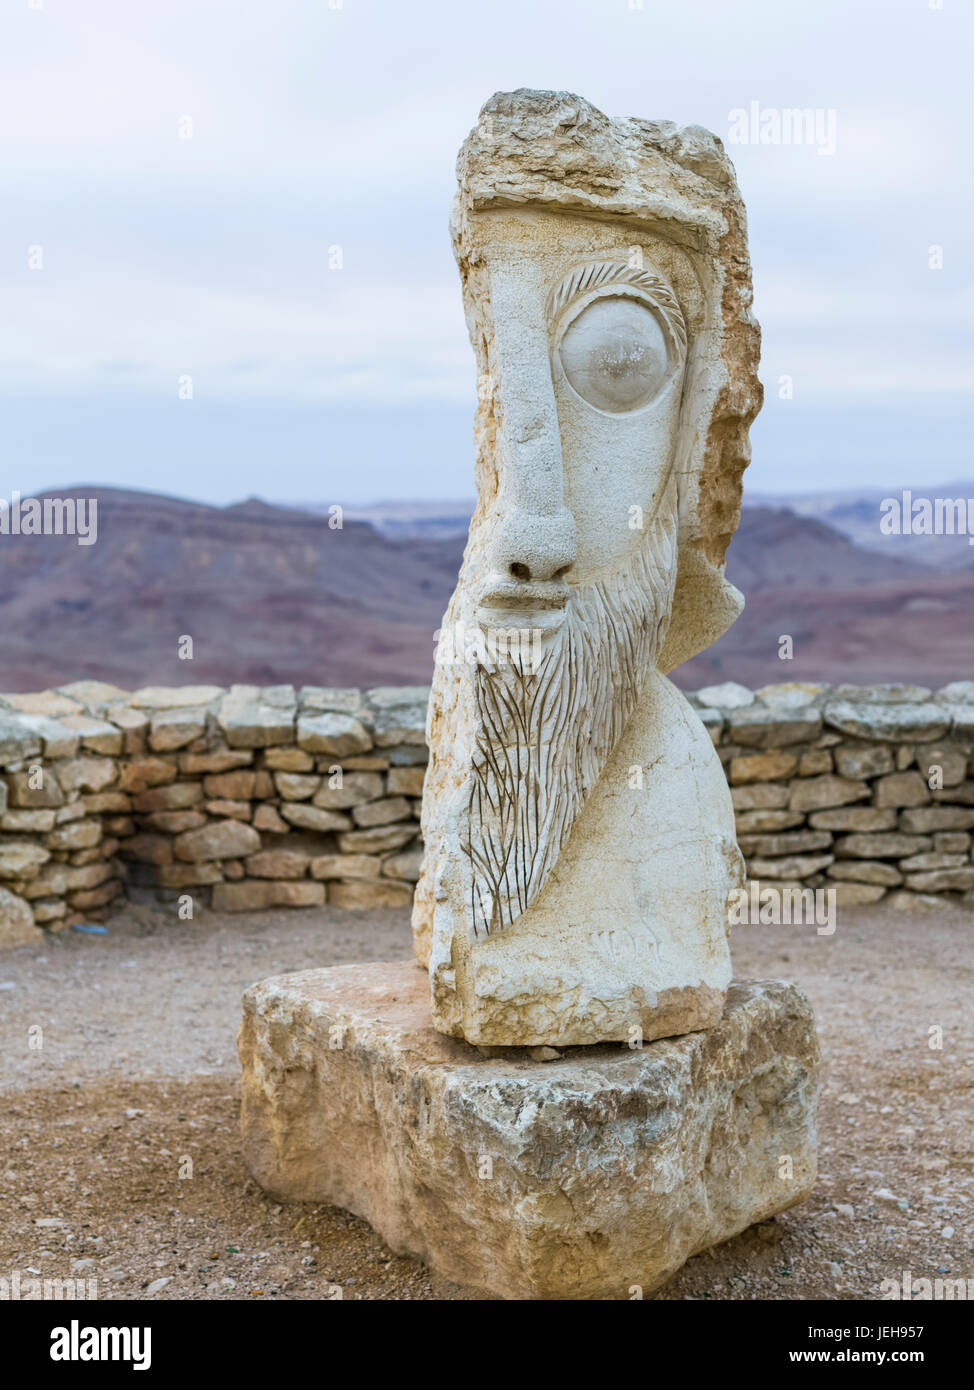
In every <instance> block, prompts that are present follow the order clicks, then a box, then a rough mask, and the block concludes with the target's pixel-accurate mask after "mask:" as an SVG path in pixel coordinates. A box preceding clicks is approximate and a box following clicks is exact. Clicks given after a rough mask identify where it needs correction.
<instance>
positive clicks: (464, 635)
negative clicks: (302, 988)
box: [413, 91, 761, 1045]
mask: <svg viewBox="0 0 974 1390" xmlns="http://www.w3.org/2000/svg"><path fill="white" fill-rule="evenodd" d="M458 175H459V183H460V187H459V194H458V198H457V201H456V204H455V208H454V216H453V228H452V229H453V238H454V248H455V252H456V256H457V261H458V264H459V267H460V272H461V277H462V281H463V292H464V301H465V306H466V313H467V320H468V325H469V329H470V336H471V340H472V343H473V346H474V350H475V353H476V357H477V365H478V372H479V391H478V395H479V405H478V409H477V417H476V441H477V462H476V477H477V490H478V505H477V510H476V513H475V515H474V518H473V521H472V523H471V528H470V538H469V542H468V545H467V550H466V553H465V557H464V563H463V568H462V570H461V574H460V578H459V581H458V584H457V589H456V592H455V593H454V596H453V599H452V600H451V603H450V606H449V608H448V610H447V614H446V617H445V618H444V623H443V631H442V637H441V653H442V659H441V660H439V661H438V663H437V669H436V673H435V676H434V684H433V695H432V699H431V704H430V715H429V739H430V750H431V754H430V757H431V761H430V771H429V773H428V776H427V781H426V787H425V792H424V803H423V826H424V835H425V841H426V858H425V863H424V869H423V875H422V878H421V881H420V884H419V888H418V891H417V897H416V906H415V909H414V918H413V921H414V932H415V938H416V950H417V955H418V956H419V958H420V959H421V960H422V961H423V962H424V963H428V965H429V970H430V982H431V987H432V1013H433V1022H434V1026H435V1027H437V1028H438V1029H440V1030H441V1031H443V1032H446V1033H449V1034H452V1035H454V1036H457V1037H463V1038H466V1039H467V1040H468V1041H469V1042H473V1043H477V1044H481V1045H537V1044H551V1045H558V1044H562V1045H568V1044H574V1043H593V1042H599V1041H604V1040H610V1039H616V1040H634V1039H638V1038H641V1039H643V1040H649V1039H651V1038H655V1037H661V1036H669V1035H673V1034H677V1033H683V1032H687V1031H692V1030H696V1029H701V1028H707V1027H710V1026H712V1025H713V1024H714V1023H716V1021H717V1020H718V1019H719V1017H720V1015H721V1011H722V1009H723V1005H724V998H725V992H726V988H727V985H728V983H729V980H730V957H729V951H728V946H727V927H726V922H727V916H726V903H727V897H728V893H729V892H730V890H731V889H732V888H735V887H737V886H739V884H740V882H741V872H742V867H741V862H740V856H739V853H738V850H737V847H736V841H735V835H734V819H733V813H732V809H731V804H730V798H729V793H728V790H727V786H726V783H725V779H724V777H723V774H722V771H721V768H720V765H719V762H718V759H717V756H716V754H715V752H714V749H713V747H712V745H711V742H710V739H709V738H708V736H707V734H706V732H705V730H704V728H703V726H702V725H701V723H700V721H699V719H698V718H697V716H696V715H695V714H694V712H693V711H692V709H691V708H690V706H689V705H688V704H687V702H686V701H685V699H684V698H683V696H682V695H681V694H680V693H679V692H678V691H677V689H676V688H675V687H674V686H673V685H672V684H671V683H670V682H669V681H668V680H666V678H665V674H664V673H665V672H666V671H668V670H670V669H672V667H673V666H675V665H677V664H679V663H680V662H682V661H684V660H686V659H687V658H688V657H690V656H692V655H693V654H694V653H696V652H698V651H700V650H702V649H703V648H705V647H706V646H708V645H709V644H710V643H711V642H713V641H714V640H715V639H716V638H717V637H718V636H719V635H720V634H721V633H722V632H724V631H725V630H726V628H727V627H728V626H729V625H730V623H731V622H732V621H733V620H734V618H735V617H736V616H737V614H738V612H739V611H740V608H741V606H742V603H743V600H742V599H741V596H740V594H739V593H738V592H737V591H736V590H735V589H734V588H733V587H732V586H731V585H730V584H729V583H728V582H727V581H726V580H725V579H724V576H723V558H724V553H725V551H726V548H727V545H728V543H729V541H730V538H731V536H732V535H733V532H734V529H735V527H736V525H737V520H738V516H739V509H740V482H741V474H742V472H743V469H744V468H745V467H746V465H747V461H748V444H747V430H748V426H749V425H750V423H751V421H752V420H753V418H754V416H755V414H756V413H757V410H758V408H759V405H760V395H761V392H760V385H759V383H758V381H757V377H756V364H757V357H758V349H759V333H758V329H757V326H756V324H755V322H754V320H753V318H752V316H751V312H750V305H751V286H750V266H749V262H748V259H747V248H746V230H745V219H744V210H743V206H742V203H741V200H740V196H739V194H738V191H737V186H736V183H735V180H734V173H733V169H732V167H731V165H730V162H729V161H728V160H727V159H726V157H725V155H724V153H723V150H722V147H721V146H720V143H719V141H717V140H716V138H715V137H713V136H712V135H709V134H708V133H707V132H705V131H703V130H701V129H700V128H698V127H688V128H683V129H680V128H677V127H675V126H673V125H672V124H670V123H666V122H649V121H637V120H621V121H610V120H608V119H607V118H606V117H605V116H603V115H602V113H601V112H599V111H597V110H595V109H594V108H593V107H592V106H590V105H589V104H588V103H587V102H585V101H583V100H582V99H581V98H579V97H575V96H570V95H567V94H565V93H551V92H530V91H521V92H515V93H511V94H498V95H497V96H495V97H494V98H492V99H491V101H489V102H488V103H487V105H486V106H485V107H484V109H483V111H482V112H481V116H480V120H479V123H478V125H477V127H476V129H475V130H474V131H473V132H472V133H471V135H470V136H469V138H468V139H467V141H466V143H465V144H464V146H463V149H462V151H461V153H460V157H459V161H458Z"/></svg>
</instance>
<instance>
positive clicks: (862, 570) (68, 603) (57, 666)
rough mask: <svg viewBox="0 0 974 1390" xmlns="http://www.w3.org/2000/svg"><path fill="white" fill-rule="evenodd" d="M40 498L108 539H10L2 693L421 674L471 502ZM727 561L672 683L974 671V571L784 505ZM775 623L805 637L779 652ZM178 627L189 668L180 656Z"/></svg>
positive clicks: (757, 510)
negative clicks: (947, 566)
mask: <svg viewBox="0 0 974 1390" xmlns="http://www.w3.org/2000/svg"><path fill="white" fill-rule="evenodd" d="M42 496H57V497H67V496H75V497H94V498H95V499H96V500H97V502H98V540H97V543H96V544H94V545H91V546H79V545H77V544H76V542H75V538H73V537H70V536H12V535H0V689H2V690H7V691H17V690H40V689H43V688H46V687H49V686H55V685H58V684H63V683H66V682H68V681H72V680H77V679H82V678H97V679H103V680H108V681H113V682H115V683H116V684H118V685H121V686H123V687H126V688H130V689H133V688H136V687H137V686H140V685H145V684H150V683H152V684H167V685H175V684H186V683H188V682H193V681H199V682H214V683H217V684H221V685H229V684H231V683H234V682H244V683H253V684H274V683H288V682H290V683H294V684H296V685H297V684H314V685H362V686H369V685H380V684H397V683H405V684H414V683H423V682H426V681H428V680H429V678H430V675H431V672H432V665H433V652H434V633H435V632H436V630H437V629H438V627H439V625H440V621H441V619H442V615H443V612H444V609H445V607H446V603H447V600H448V599H449V596H450V593H451V592H452V589H453V586H454V583H455V581H456V575H457V571H458V569H459V566H460V561H461V558H462V554H463V548H464V544H465V538H466V529H467V520H468V519H467V517H466V516H465V515H464V512H465V510H466V507H465V504H463V503H462V502H459V503H458V502H448V503H443V504H438V510H436V512H435V515H434V518H433V522H434V526H433V534H432V536H430V535H428V534H414V533H411V532H415V529H416V528H417V527H418V528H419V529H420V530H421V531H422V528H423V515H424V510H425V509H426V508H427V507H428V505H429V504H426V503H411V504H399V503H384V504H381V506H380V507H379V508H378V510H379V511H380V512H381V517H376V525H373V524H371V521H370V520H369V519H367V518H368V516H369V514H370V509H368V508H348V509H346V510H345V511H344V513H343V517H342V526H341V528H340V529H336V528H335V527H334V526H333V525H330V524H329V519H330V517H329V511H328V508H327V507H324V506H322V507H318V506H309V507H301V506H277V505H275V504H273V503H270V502H266V501H263V500H261V499H259V498H250V499H248V500H246V501H244V502H240V503H237V504H235V505H233V506H228V507H214V506H209V505H207V504H205V503H200V502H190V501H186V500H183V499H181V498H177V497H166V496H162V495H159V494H154V493H147V492H138V491H134V490H125V489H114V488H97V487H91V486H90V485H86V484H80V485H77V486H75V487H71V488H59V489H57V490H52V491H51V492H50V493H47V494H42ZM470 505H471V507H472V503H471V504H470ZM380 521H381V522H382V524H383V525H384V526H385V527H386V528H387V534H382V533H381V532H380V530H379V529H377V526H378V524H379V522H380ZM437 528H448V529H447V533H446V534H444V533H443V530H442V529H439V530H438V529H437ZM389 530H391V534H388V531H389ZM727 572H728V575H729V577H730V578H731V579H732V580H733V581H734V582H735V583H736V584H737V585H738V586H739V587H740V588H741V589H743V590H744V592H745V594H746V596H747V607H746V609H745V612H744V614H743V616H742V617H741V618H740V619H739V620H738V622H737V623H735V625H734V626H733V627H732V628H731V630H730V632H728V633H727V634H726V635H725V636H724V637H723V638H721V640H720V642H718V643H717V644H716V645H715V646H714V647H713V648H711V649H710V650H709V651H708V652H705V653H702V654H701V655H700V656H698V657H695V658H694V660H693V661H692V662H690V663H688V665H687V666H685V667H683V668H681V670H680V671H679V672H677V673H675V676H674V678H675V679H676V681H677V683H678V684H681V685H684V686H694V685H703V684H709V683H712V682H713V681H714V680H715V679H736V680H740V681H742V682H743V683H744V684H748V685H761V684H764V683H766V682H768V681H772V680H784V679H805V678H816V677H817V678H821V679H826V680H846V681H850V682H855V681H857V680H860V679H861V680H865V681H875V680H883V679H887V680H915V681H918V682H919V683H921V684H927V685H931V684H945V683H946V682H947V681H949V680H953V679H962V678H968V677H969V676H970V674H971V665H972V658H974V570H968V571H964V570H963V569H959V570H956V571H954V572H953V573H951V574H944V573H943V572H940V571H939V570H938V569H935V568H931V567H930V566H929V565H927V564H925V563H924V562H922V561H921V560H919V559H918V558H917V557H916V556H914V555H910V554H908V553H907V551H906V549H905V548H904V547H899V548H891V549H890V550H889V551H888V552H885V553H876V552H875V551H873V550H869V549H865V548H863V547H861V546H858V545H856V544H854V543H853V542H852V541H851V540H850V539H849V538H848V536H845V535H843V534H841V532H840V531H839V530H838V529H836V527H834V526H833V525H831V524H828V523H826V522H823V521H821V520H818V519H816V518H813V517H807V516H801V515H796V514H795V513H794V512H792V511H789V510H788V509H786V508H784V507H782V506H780V505H776V506H773V507H758V506H748V507H746V508H745V510H744V513H743V516H742V520H741V525H740V529H739V531H738V533H737V535H736V537H735V538H734V541H733V543H732V545H731V549H730V552H729V556H728V566H727ZM782 634H789V635H791V636H792V637H793V638H794V643H795V660H794V661H792V662H789V663H787V664H786V663H783V662H781V661H779V660H778V650H779V641H778V639H779V637H780V636H781V635H782ZM186 635H189V636H192V638H193V645H194V656H193V660H192V661H181V660H179V657H178V643H179V639H180V638H181V637H183V636H186Z"/></svg>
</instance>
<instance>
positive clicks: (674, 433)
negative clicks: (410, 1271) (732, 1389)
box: [239, 92, 817, 1298]
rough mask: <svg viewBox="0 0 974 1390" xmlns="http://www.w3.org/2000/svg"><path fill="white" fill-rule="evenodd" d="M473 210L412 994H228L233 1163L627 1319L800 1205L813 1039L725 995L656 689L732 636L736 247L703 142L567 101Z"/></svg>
mask: <svg viewBox="0 0 974 1390" xmlns="http://www.w3.org/2000/svg"><path fill="white" fill-rule="evenodd" d="M459 173H460V196H459V199H458V202H457V205H456V209H455V215H454V239H455V245H456V250H457V256H458V259H459V263H460V269H461V274H462V277H463V283H464V294H465V299H466V305H467V315H468V321H469V325H470V332H471V337H472V339H473V343H474V347H475V350H476V353H477V359H478V364H479V369H480V404H479V409H478V413H477V437H478V453H477V486H478V494H479V501H478V506H477V511H476V514H475V516H474V520H473V523H472V525H471V531H470V543H469V545H468V547H467V552H466V557H465V560H464V566H463V570H462V573H461V577H460V581H459V584H458V586H457V590H456V593H455V595H454V597H453V600H452V602H451V605H450V608H449V611H448V613H447V615H446V619H445V621H444V625H443V630H442V634H441V654H440V659H439V661H438V668H437V672H436V676H435V681H434V687H433V693H432V697H431V702H430V711H429V720H428V736H429V742H430V745H431V762H430V768H429V771H428V774H427V777H426V782H425V786H424V791H423V808H424V809H423V825H424V835H425V840H426V857H425V863H424V868H423V873H422V878H421V881H420V883H419V886H418V889H417V894H416V900H415V908H414V917H413V925H414V935H415V943H416V954H417V956H418V957H419V960H420V962H421V963H422V964H423V965H424V966H427V965H428V979H427V975H426V974H425V973H423V972H422V971H421V970H420V969H418V968H417V966H416V964H415V963H402V962H399V963H395V964H370V965H346V966H339V967H335V968H333V969H329V970H310V971H304V972H301V973H299V974H295V975H287V976H282V977H279V978H277V979H270V980H264V981H262V982H261V983H259V984H257V985H254V986H253V987H252V988H251V989H250V990H248V991H247V994H246V995H245V997H244V1018H243V1024H242V1027H241V1030H240V1039H239V1046H240V1057H241V1062H242V1064H243V1073H244V1078H243V1113H242V1128H243V1151H244V1157H245V1161H246V1163H247V1166H248V1169H249V1171H250V1172H251V1173H252V1174H253V1176H254V1177H255V1178H256V1179H257V1181H258V1182H260V1183H261V1185H262V1186H263V1187H265V1188H266V1189H267V1191H269V1192H270V1193H272V1194H274V1195H275V1196H276V1197H278V1198H283V1199H291V1200H306V1201H318V1202H332V1203H337V1204H339V1205H341V1206H345V1207H348V1208H350V1209H351V1210H352V1211H355V1212H357V1213H358V1214H359V1215H361V1216H364V1217H366V1219H367V1220H369V1221H370V1222H372V1224H373V1225H374V1226H375V1228H376V1229H377V1230H378V1231H379V1232H380V1233H381V1234H382V1236H383V1237H384V1239H385V1240H386V1241H387V1242H388V1243H389V1245H390V1246H391V1247H392V1248H393V1249H394V1250H397V1251H402V1252H408V1253H410V1254H414V1255H418V1256H420V1257H421V1258H422V1259H424V1260H427V1261H428V1262H429V1263H430V1264H431V1265H432V1266H433V1267H434V1268H435V1269H436V1270H437V1271H438V1272H439V1273H440V1274H441V1275H444V1276H446V1277H447V1278H449V1279H451V1280H455V1281H457V1282H459V1283H461V1284H465V1285H470V1286H472V1287H475V1288H478V1289H481V1290H488V1291H490V1292H492V1293H493V1294H496V1295H498V1296H500V1297H504V1298H632V1297H637V1296H639V1291H641V1292H649V1291H651V1290H652V1289H654V1288H656V1287H657V1286H658V1285H659V1284H661V1283H663V1282H664V1281H665V1280H666V1279H667V1278H669V1277H670V1275H671V1274H673V1273H674V1271H675V1270H677V1269H678V1268H679V1267H680V1265H681V1264H682V1263H683V1261H684V1260H686V1259H687V1258H688V1257H689V1256H690V1255H692V1254H694V1253H695V1252H696V1251H698V1250H703V1249H706V1248H707V1247H708V1246H710V1245H714V1244H716V1243H717V1242H718V1241H721V1240H726V1239H727V1238H728V1237H730V1236H732V1235H734V1234H736V1233H737V1232H738V1231H741V1230H743V1229H744V1228H745V1227H746V1226H748V1225H750V1224H752V1223H753V1222H756V1221H761V1220H764V1219H765V1218H767V1217H769V1216H771V1215H773V1214H774V1213H775V1212H778V1211H781V1210H783V1209H784V1208H785V1207H789V1206H792V1205H793V1204H794V1203H796V1202H799V1201H801V1200H802V1198H804V1197H805V1196H807V1195H808V1193H809V1191H810V1190H811V1186H812V1183H813V1181H814V1176H815V1104H816V1098H817V1084H816V1065H817V1044H816V1039H815V1031H814V1026H813V1023H812V1018H811V1012H810V1010H809V1007H808V1004H807V1001H806V1000H805V999H804V998H803V996H802V995H801V994H800V992H799V991H798V990H796V989H794V987H792V986H790V985H788V984H785V983H783V982H781V981H763V982H762V981H745V982H738V983H735V984H734V985H733V986H732V987H730V988H728V986H729V984H730V959H729V954H728V948H727V910H726V909H727V903H728V898H729V895H730V894H731V892H732V890H734V889H736V888H738V886H739V884H740V882H741V877H742V873H741V869H742V866H741V861H740V856H739V853H738V850H737V847H736V844H735V839H734V820H733V815H732V812H731V804H730V797H729V792H728V789H727V784H726V782H725V780H724V777H723V774H722V771H721V767H720V763H719V761H718V759H717V757H716V755H715V753H714V749H713V746H712V744H711V742H710V739H709V737H708V735H707V733H706V732H705V729H704V725H703V723H702V722H701V720H700V719H699V718H698V716H697V715H696V714H695V713H694V711H693V710H692V709H691V708H690V706H689V705H688V704H687V703H686V701H685V700H684V698H683V697H682V696H681V695H680V694H679V693H678V691H677V690H676V689H675V688H674V687H673V686H672V685H671V684H670V683H669V682H668V681H667V680H666V678H665V674H664V673H665V672H666V671H668V670H670V669H671V668H672V667H674V666H675V665H677V664H679V663H680V662H681V661H684V660H686V659H687V658H688V657H689V656H692V655H693V654H694V653H695V652H697V651H700V650H701V649H702V648H704V647H706V646H707V645H708V644H709V643H710V642H712V641H713V640H714V639H715V638H716V637H718V636H719V635H720V634H721V633H722V632H723V631H724V630H725V628H726V627H727V626H728V625H729V624H730V623H731V622H732V621H733V619H734V617H735V616H736V614H737V612H738V611H739V608H740V605H741V598H740V595H739V594H738V593H737V592H736V590H734V589H733V588H732V587H731V586H730V585H729V584H728V583H727V582H726V580H725V579H724V576H723V557H724V552H725V550H726V548H727V545H728V542H729V541H730V538H731V536H732V535H733V532H734V528H735V526H736V525H737V520H738V513H739V504H740V481H741V472H742V470H743V469H744V467H745V465H746V463H747V457H748V454H747V428H748V425H749V424H750V421H751V420H752V419H753V417H754V414H755V412H756V410H757V408H758V405H759V402H760V387H759V385H758V382H757V379H756V376H755V365H756V361H757V353H758V331H757V327H756V325H755V324H754V321H753V319H752V318H751V312H750V305H751V288H750V271H749V266H748V260H747V249H746V242H745V229H744V212H743V208H742V205H741V201H740V198H739V195H738V193H737V188H736V184H735V181H734V174H733V170H732V169H731V166H730V164H729V163H728V162H727V160H726V159H725V157H724V154H723V151H722V148H721V146H720V143H719V141H717V140H716V139H715V138H714V137H713V136H711V135H708V134H707V133H706V132H705V131H702V130H699V129H697V128H696V127H690V128H684V129H678V128H677V127H675V126H673V125H671V124H669V123H664V122H650V121H636V120H630V121H609V120H608V119H607V118H606V117H605V116H603V115H602V114H601V113H600V112H599V111H596V110H595V109H594V108H593V107H591V106H590V105H589V104H588V103H587V102H585V101H582V100H581V99H580V98H579V97H574V96H568V95H566V94H565V93H552V92H514V93H512V94H507V95H498V96H495V97H494V98H493V99H492V100H491V101H489V102H488V103H487V105H486V106H485V107H484V110H483V112H482V113H481V118H480V121H479V123H478V126H477V128H476V130H475V131H474V132H473V134H472V135H471V136H470V138H469V139H468V140H467V142H466V144H465V145H464V147H463V150H462V152H461V155H460V164H459ZM620 1042H621V1043H622V1045H621V1046H620ZM634 1290H635V1291H637V1292H634Z"/></svg>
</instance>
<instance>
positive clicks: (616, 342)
mask: <svg viewBox="0 0 974 1390" xmlns="http://www.w3.org/2000/svg"><path fill="white" fill-rule="evenodd" d="M558 356H559V358H560V360H561V365H562V367H563V369H564V372H565V376H566V377H567V378H568V381H569V383H570V384H571V386H572V389H573V390H575V391H577V392H578V394H579V395H580V396H581V397H582V399H583V400H586V401H588V403H589V405H594V406H595V407H596V408H597V409H598V410H605V411H609V412H610V413H611V414H613V415H618V414H621V413H622V412H623V411H627V410H638V409H639V408H640V406H644V405H648V404H649V402H650V401H651V400H652V399H653V397H654V396H656V395H657V394H658V392H659V390H660V388H661V387H662V385H663V383H664V382H665V381H666V377H667V375H668V373H669V369H670V350H669V346H668V344H667V339H666V335H665V334H664V332H663V329H662V328H661V326H660V323H659V320H658V319H657V318H656V315H655V314H654V313H653V312H652V310H651V309H649V308H648V307H647V306H646V305H645V304H642V303H640V301H639V300H637V299H632V298H630V297H628V296H624V295H613V296H610V297H607V298H603V299H596V300H595V301H594V303H592V304H589V306H588V307H587V308H586V309H583V310H582V312H581V313H580V314H579V316H578V318H576V319H575V320H574V322H573V323H571V324H570V325H569V327H568V329H567V330H566V332H565V335H564V337H563V338H562V340H561V343H560V345H559V348H558Z"/></svg>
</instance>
